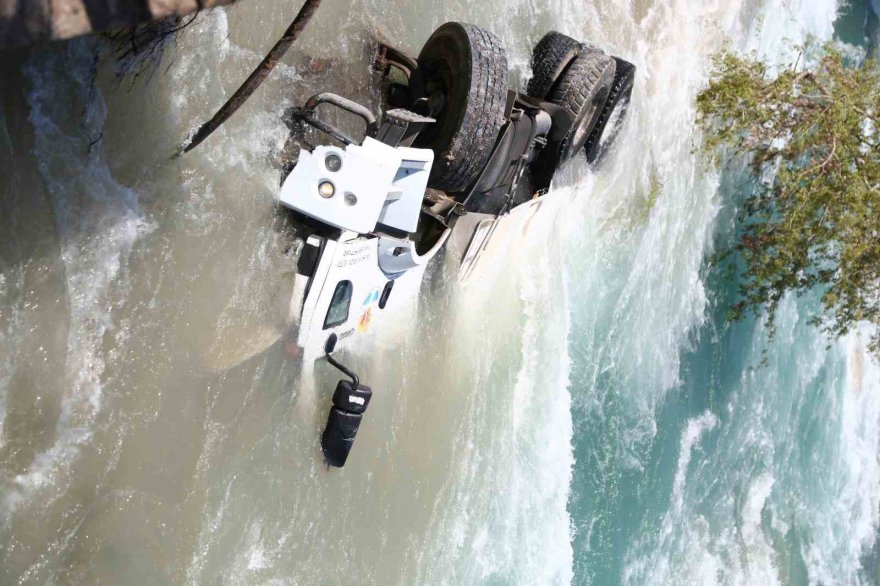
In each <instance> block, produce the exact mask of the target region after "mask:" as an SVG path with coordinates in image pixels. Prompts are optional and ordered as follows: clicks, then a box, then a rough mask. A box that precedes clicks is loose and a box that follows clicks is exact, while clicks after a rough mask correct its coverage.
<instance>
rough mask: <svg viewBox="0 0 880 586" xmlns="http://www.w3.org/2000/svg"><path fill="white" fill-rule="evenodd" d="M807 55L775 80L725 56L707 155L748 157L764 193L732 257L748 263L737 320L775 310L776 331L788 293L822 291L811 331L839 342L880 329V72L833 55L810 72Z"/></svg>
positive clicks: (749, 204)
mask: <svg viewBox="0 0 880 586" xmlns="http://www.w3.org/2000/svg"><path fill="white" fill-rule="evenodd" d="M802 55H803V50H801V56H802ZM801 56H799V58H798V61H797V62H796V63H794V64H792V65H791V66H789V67H787V68H782V69H778V70H775V71H773V70H771V68H770V67H769V66H768V65H767V64H765V63H762V62H761V61H760V60H758V59H757V58H756V57H755V56H754V55H750V56H742V55H738V54H735V53H732V52H724V53H722V54H720V55H718V56H717V57H716V58H715V60H714V67H713V72H712V76H711V79H710V82H709V86H708V87H707V88H706V89H705V90H704V91H703V92H701V93H700V95H699V96H698V98H697V111H698V114H699V122H700V125H701V126H702V128H703V130H704V140H705V146H706V147H707V148H708V150H709V152H710V153H714V154H717V153H721V152H726V153H728V154H732V155H734V156H737V155H744V156H748V157H749V161H750V164H751V172H752V174H753V175H754V178H755V179H756V180H757V182H758V184H759V187H758V188H757V189H756V190H755V191H754V192H752V193H750V194H749V195H747V196H746V198H745V201H744V203H743V205H742V207H741V208H740V210H739V213H740V217H739V220H740V232H739V234H738V236H737V238H736V240H735V242H734V244H733V245H732V247H731V248H730V249H729V250H727V251H726V255H727V256H728V257H731V258H733V257H738V258H740V259H741V260H742V264H741V265H740V270H739V272H740V283H741V284H740V293H741V297H740V300H739V301H738V302H737V303H736V304H735V305H734V306H733V308H732V310H731V318H733V319H738V318H740V317H742V316H743V315H745V314H746V313H748V312H754V311H766V312H767V315H768V316H769V318H770V322H771V331H772V324H773V316H774V315H775V312H776V310H777V308H778V305H779V302H780V301H781V299H782V297H783V295H785V293H787V292H790V291H794V292H797V293H798V294H801V293H804V292H807V291H810V290H813V289H814V288H817V287H818V288H819V290H820V291H821V292H822V304H823V310H824V311H823V312H822V313H821V314H820V315H817V316H815V317H814V320H813V321H814V323H816V324H818V325H821V326H822V327H824V328H825V329H826V330H827V331H828V332H829V333H831V334H832V335H835V336H840V335H843V334H846V333H847V332H848V331H849V330H850V329H851V328H852V327H853V326H854V325H855V324H856V323H857V322H859V321H862V320H865V321H869V322H873V323H874V324H877V325H878V326H880V132H878V131H877V129H878V128H880V124H878V117H880V70H878V68H877V67H876V65H875V64H874V63H868V64H867V65H865V66H863V67H860V68H853V67H849V66H848V65H847V63H846V62H845V60H844V57H843V55H842V54H841V53H840V52H839V51H837V50H836V49H835V48H834V47H832V46H826V47H824V48H823V49H822V50H821V51H820V52H819V54H818V55H817V57H816V59H815V60H811V61H815V66H814V67H810V68H809V69H805V68H802V67H799V65H800V62H801ZM733 253H735V254H733ZM872 349H873V351H874V352H875V353H876V354H878V355H880V337H875V339H874V340H872Z"/></svg>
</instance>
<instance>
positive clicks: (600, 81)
mask: <svg viewBox="0 0 880 586" xmlns="http://www.w3.org/2000/svg"><path fill="white" fill-rule="evenodd" d="M615 67H616V64H615V62H614V59H612V58H611V57H609V56H608V55H606V54H605V53H603V52H601V51H599V50H597V49H593V48H590V47H585V48H584V49H583V51H582V52H581V54H580V55H578V56H577V58H575V60H574V61H572V63H571V65H569V66H568V69H566V70H565V72H564V73H563V74H562V77H561V78H560V79H559V82H558V83H557V84H556V86H555V87H554V88H553V91H552V92H551V94H550V100H549V101H550V102H552V103H553V104H556V105H557V106H560V107H561V108H562V109H563V110H564V111H565V112H566V113H567V114H568V115H569V116H570V117H571V120H572V123H571V126H570V127H569V129H568V131H567V132H566V133H565V137H564V138H563V139H562V142H561V144H560V151H559V162H560V163H561V162H564V161H567V160H568V159H570V158H571V157H572V156H573V155H574V154H575V153H577V152H580V150H581V149H582V148H583V147H584V144H586V142H587V139H588V138H589V137H590V134H591V133H592V131H593V128H594V127H595V125H596V122H597V120H598V118H599V114H600V113H601V112H602V108H604V107H605V102H606V101H607V100H608V95H609V94H610V93H611V87H612V85H613V84H614V71H615Z"/></svg>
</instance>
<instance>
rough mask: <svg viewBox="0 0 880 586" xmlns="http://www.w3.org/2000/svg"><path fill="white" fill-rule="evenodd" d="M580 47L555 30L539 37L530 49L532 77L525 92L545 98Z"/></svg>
mask: <svg viewBox="0 0 880 586" xmlns="http://www.w3.org/2000/svg"><path fill="white" fill-rule="evenodd" d="M582 48H583V46H582V45H581V44H580V43H579V42H577V41H576V40H574V39H573V38H571V37H569V36H567V35H564V34H562V33H560V32H557V31H550V32H549V33H547V34H546V35H544V36H543V37H541V40H540V41H538V44H537V45H535V49H534V50H533V51H532V79H530V80H529V84H528V86H527V89H526V93H527V94H528V95H529V96H531V97H533V98H538V99H539V100H543V99H545V98H546V97H547V96H548V95H549V94H550V91H551V90H552V89H553V85H554V84H555V83H556V82H557V81H558V80H559V77H560V76H561V75H562V72H563V71H565V68H566V67H568V66H569V65H570V64H571V62H572V61H574V60H575V58H576V57H577V56H578V55H580V53H581V49H582Z"/></svg>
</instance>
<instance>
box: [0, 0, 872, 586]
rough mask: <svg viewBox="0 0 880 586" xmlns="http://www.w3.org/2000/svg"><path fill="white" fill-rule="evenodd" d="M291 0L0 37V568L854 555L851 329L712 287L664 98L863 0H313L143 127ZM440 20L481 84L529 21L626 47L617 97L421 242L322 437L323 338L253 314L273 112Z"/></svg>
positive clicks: (797, 567)
mask: <svg viewBox="0 0 880 586" xmlns="http://www.w3.org/2000/svg"><path fill="white" fill-rule="evenodd" d="M297 9H298V4H297V3H281V2H273V1H271V0H242V1H241V2H239V3H238V4H236V5H234V6H232V7H229V8H226V9H218V10H214V11H210V12H207V13H204V14H202V15H200V16H199V17H198V18H197V19H196V20H195V22H193V23H192V24H191V25H190V26H188V27H187V28H186V29H184V30H183V31H181V32H180V33H179V34H178V35H177V37H176V38H175V39H174V40H173V41H170V42H169V43H167V44H166V45H165V47H164V51H163V52H162V53H157V55H156V58H157V60H158V61H157V62H156V63H155V64H154V66H153V67H147V68H145V69H144V70H143V71H144V73H143V74H142V75H139V76H137V77H133V76H132V75H128V76H124V75H123V76H120V75H121V70H123V69H126V67H125V65H126V64H125V63H119V62H118V61H117V60H116V59H114V58H112V57H111V56H109V55H108V42H107V41H106V40H102V39H98V38H82V39H76V40H74V41H71V42H65V43H56V44H52V45H47V46H43V47H39V48H32V49H21V50H15V51H10V52H7V53H4V55H3V57H2V60H0V84H2V85H0V584H14V583H22V584H94V583H105V584H203V583H211V584H213V583H223V584H309V585H310V584H426V585H427V584H430V585H439V584H456V585H459V584H462V585H464V584H482V585H502V584H504V585H507V584H524V585H525V584H528V585H538V584H597V585H604V584H627V585H644V584H649V585H655V584H656V585H660V584H664V585H665V584H670V585H677V584H700V585H703V584H719V585H765V584H767V585H770V584H780V585H789V584H791V585H819V584H821V585H836V584H840V585H844V584H846V585H851V584H858V585H862V584H878V555H880V554H878V551H877V543H876V541H877V540H876V536H877V531H878V526H880V461H878V442H880V367H878V364H877V362H875V361H874V360H873V359H872V358H871V357H870V356H869V355H868V354H867V352H866V349H865V342H866V340H867V338H868V336H869V335H870V331H869V330H867V329H864V328H863V329H860V330H858V331H855V332H853V333H852V334H850V335H849V336H847V337H846V338H844V339H841V340H829V339H827V338H825V337H824V336H823V335H822V334H821V333H820V332H819V331H817V330H816V329H815V328H813V327H812V326H810V325H809V324H808V320H809V317H810V316H811V315H813V312H815V311H816V310H817V308H818V302H817V299H815V298H811V297H810V296H805V297H802V298H790V299H786V300H785V302H784V303H783V304H782V308H781V312H780V315H779V318H778V331H777V333H776V336H775V337H773V338H772V339H770V338H768V332H767V328H766V326H765V323H764V321H763V320H761V319H751V320H747V321H745V322H741V323H737V324H733V325H731V324H728V323H726V321H725V319H724V315H725V309H726V307H727V304H728V303H729V302H730V300H731V299H732V298H733V295H734V292H735V286H736V284H735V283H734V282H732V281H731V280H730V278H729V276H727V275H725V274H723V273H722V272H721V271H720V270H718V269H716V268H715V267H713V266H712V265H711V264H710V262H709V259H710V257H711V254H712V252H713V251H714V250H716V249H717V248H718V246H720V245H723V243H724V242H725V241H726V239H728V238H730V235H731V233H732V231H733V230H734V217H735V204H736V202H737V201H738V198H739V197H740V195H739V194H741V193H742V191H743V190H745V189H748V188H749V187H748V182H747V181H746V180H744V178H743V175H742V169H741V168H739V167H738V166H737V164H736V163H734V164H732V165H731V166H730V167H728V168H725V169H717V168H714V167H713V166H712V165H711V164H710V163H709V162H708V161H707V160H706V159H705V158H704V157H702V156H701V155H700V153H699V149H698V147H699V134H698V133H697V132H696V131H695V127H694V118H695V110H694V98H695V95H696V93H697V92H698V91H699V89H700V88H701V87H702V86H703V84H705V82H706V79H707V76H708V71H709V67H710V56H711V55H712V54H713V53H714V52H715V51H717V50H718V49H720V48H721V47H722V46H730V47H733V48H735V49H738V50H746V51H756V52H757V53H758V54H760V55H763V56H765V57H767V58H768V59H771V60H774V61H776V62H785V61H786V60H789V59H792V58H793V57H794V55H793V53H792V51H791V45H792V44H793V43H798V42H802V41H803V40H804V39H806V38H816V39H819V40H828V39H831V38H833V37H834V36H835V34H837V35H838V36H846V35H845V34H844V32H842V31H844V29H846V30H850V29H851V28H853V26H854V27H855V29H856V30H858V29H859V27H860V26H861V24H860V23H862V22H864V18H863V17H861V16H859V15H860V14H863V13H864V11H865V10H866V8H865V6H864V5H863V4H859V5H858V6H854V7H847V6H843V5H840V4H839V2H838V1H837V0H702V1H697V0H689V1H687V0H630V1H626V2H621V1H617V0H596V1H593V2H582V1H580V0H550V1H547V2H539V1H538V0H507V1H505V2H498V1H496V0H489V1H483V2H465V1H463V0H451V1H448V2H423V1H421V0H418V1H413V2H399V1H394V0H357V1H353V2H345V1H343V0H325V1H324V3H323V5H322V7H321V8H320V10H319V12H318V14H317V16H316V18H315V21H314V22H313V23H312V25H310V27H309V29H308V30H307V31H306V33H305V34H304V35H303V37H302V39H301V41H298V42H297V44H295V45H294V47H293V48H292V50H291V51H290V53H289V54H288V56H287V57H286V58H285V60H284V62H283V63H282V64H281V65H280V66H279V67H278V69H276V71H275V72H274V73H273V75H272V77H271V78H270V79H269V80H268V81H267V82H266V83H265V84H264V86H263V87H262V88H261V89H260V90H259V91H258V93H257V94H256V95H255V96H254V98H252V99H251V100H250V101H249V102H248V103H247V105H246V106H244V107H243V108H242V109H241V110H240V111H239V112H238V113H237V114H236V115H235V116H234V117H233V118H232V119H231V120H230V122H228V123H227V124H226V125H225V126H224V127H223V129H222V130H221V131H219V132H217V133H216V134H215V135H214V136H212V137H211V138H210V139H209V140H208V141H206V142H205V144H204V145H202V146H201V147H199V148H198V149H197V150H195V151H193V152H192V153H191V154H188V155H186V156H184V157H181V158H173V157H172V155H173V154H174V152H175V151H176V149H177V146H178V145H179V144H180V142H181V141H182V140H183V139H184V138H185V137H186V136H188V135H189V134H190V133H191V132H192V131H193V130H194V129H195V128H196V127H197V126H198V124H199V123H200V122H202V121H203V120H204V119H205V118H206V117H207V116H209V115H210V114H211V113H212V112H213V111H214V110H215V109H216V108H217V107H219V105H220V104H222V103H223V101H224V99H225V97H227V96H228V95H230V94H231V92H232V91H234V90H235V88H236V87H238V84H239V83H240V82H241V81H242V80H243V79H244V77H245V76H246V75H247V73H248V72H249V71H250V70H251V69H253V67H255V66H256V65H257V63H259V61H260V59H261V58H262V56H263V54H264V53H265V51H266V50H267V49H268V47H269V46H270V45H271V43H272V42H274V40H275V39H276V38H277V37H278V36H279V35H280V33H281V31H282V30H283V29H284V28H285V27H286V26H287V24H288V22H289V20H290V19H291V18H292V16H293V14H294V12H295V10H297ZM859 10H861V11H862V12H861V13H859ZM841 15H842V16H841ZM853 15H854V16H853ZM447 20H462V21H466V22H473V23H475V24H480V25H482V26H485V27H487V28H490V29H491V30H493V31H494V32H496V33H497V34H499V35H500V36H501V37H502V38H503V40H504V41H505V44H506V46H507V48H508V52H509V56H510V61H511V65H512V79H513V80H514V83H517V84H519V83H522V82H523V81H524V80H525V79H527V78H528V75H529V71H528V59H529V53H530V50H531V47H532V46H533V45H534V44H535V43H536V42H537V40H538V39H539V38H540V37H541V36H542V35H543V34H544V33H545V32H546V31H548V30H550V29H557V30H560V31H563V32H565V33H568V34H570V35H573V36H575V37H579V38H582V39H585V40H590V41H592V42H594V43H595V44H598V45H600V46H602V47H604V48H607V49H608V50H609V51H611V52H613V53H616V54H619V55H621V56H623V57H625V58H627V59H629V60H631V61H633V62H634V63H635V64H636V65H637V66H638V68H639V72H638V77H637V82H636V90H635V93H634V97H633V106H632V108H631V110H630V116H629V118H628V120H627V121H626V123H625V125H624V127H623V131H622V134H621V136H620V138H619V142H618V144H617V146H616V148H615V149H614V150H613V151H612V153H611V155H610V156H609V157H608V159H607V161H606V162H605V163H604V164H603V165H602V166H601V167H600V168H599V169H596V170H589V169H587V168H586V166H585V164H583V163H581V162H576V163H575V164H573V165H571V166H569V167H567V168H566V169H565V170H563V171H562V172H561V173H560V175H559V176H558V177H557V181H556V185H555V186H554V189H553V190H552V193H551V194H550V195H549V196H548V197H547V199H546V202H545V204H544V206H543V207H542V209H541V213H540V214H538V215H537V216H536V217H535V219H534V221H533V222H531V223H530V225H529V227H528V232H527V234H526V235H525V237H523V236H521V235H511V236H510V237H507V238H504V239H502V240H501V241H499V242H493V246H494V247H495V248H494V250H493V256H492V260H493V262H492V263H491V264H489V265H488V266H485V267H484V268H483V269H482V271H481V273H480V274H479V275H477V278H471V279H470V281H469V282H468V284H467V285H466V286H464V287H459V286H458V284H457V279H456V276H455V271H454V264H453V263H445V264H444V263H442V262H441V263H437V266H435V267H432V269H431V271H430V273H429V275H428V279H427V281H426V284H425V286H424V288H423V291H422V293H421V295H420V298H419V303H418V307H417V308H414V309H413V313H412V314H411V315H403V316H401V319H400V320H399V322H398V323H394V324H392V327H389V328H387V329H385V330H383V331H382V332H380V333H377V336H376V338H375V340H374V341H373V343H372V344H371V345H370V346H369V348H368V349H366V350H362V351H358V352H356V353H353V354H351V353H350V354H348V355H347V358H348V359H349V360H350V361H351V362H353V363H354V364H355V365H356V366H357V368H358V369H359V372H361V373H362V377H363V378H364V380H366V381H368V382H369V383H370V384H371V386H372V387H373V389H374V392H375V395H374V398H373V402H372V403H371V405H370V410H369V412H368V413H367V415H366V417H365V423H364V425H363V426H362V428H361V431H360V434H359V437H358V440H357V442H356V445H355V448H354V450H353V452H352V457H351V459H350V461H349V464H348V465H347V466H346V467H345V468H344V469H343V470H332V471H327V470H326V469H325V468H324V466H323V465H322V463H321V460H320V450H319V447H318V435H319V433H320V429H321V426H322V424H323V422H324V418H325V417H326V408H327V393H328V392H329V390H330V389H332V388H333V385H334V384H335V381H336V380H337V379H338V374H337V373H335V372H334V371H333V370H332V369H331V368H330V367H328V366H327V365H326V364H325V363H323V362H319V363H317V364H316V365H315V366H314V368H313V369H310V370H301V369H300V367H299V366H298V363H297V361H296V360H294V359H293V357H292V356H291V353H290V351H289V345H290V342H291V341H292V340H293V337H292V333H291V332H288V333H287V334H285V337H284V338H282V339H281V340H279V341H277V342H276V343H274V344H271V345H269V346H268V347H267V348H265V349H264V348H263V345H262V344H261V341H262V340H263V338H264V336H263V335H262V332H265V331H266V328H267V327H276V326H277V325H278V324H277V323H275V320H276V318H277V313H278V312H277V304H278V297H279V291H284V285H283V284H284V282H285V279H287V278H289V275H290V271H291V270H292V269H293V267H294V266H295V258H296V254H297V253H298V245H297V242H296V240H295V237H294V235H293V234H292V233H291V230H290V229H289V226H288V225H287V224H286V223H285V221H284V218H283V216H282V215H280V214H279V213H278V211H277V209H276V208H275V204H274V200H273V195H274V194H275V192H276V191H277V188H278V183H279V178H280V171H279V158H280V154H279V153H280V151H281V149H282V146H283V144H284V140H285V137H286V128H285V127H284V125H283V123H282V121H281V114H282V112H283V111H284V109H285V108H287V107H289V106H291V105H294V104H298V103H301V102H303V101H304V99H305V98H306V97H308V96H309V95H311V94H312V93H317V92H318V91H325V90H326V91H335V92H337V93H341V94H343V95H346V96H348V97H352V98H355V99H359V100H361V101H364V102H367V103H370V104H372V105H374V106H375V103H376V99H377V96H376V92H375V89H374V86H373V84H371V78H370V76H371V73H370V69H369V62H370V56H371V50H372V46H373V42H374V40H375V38H377V37H380V38H383V39H386V40H389V41H392V42H393V44H395V45H398V46H400V47H402V48H404V49H407V50H409V51H410V52H413V53H417V51H418V49H419V47H420V46H421V43H422V42H423V41H424V40H425V39H426V38H427V37H428V35H429V34H430V32H431V31H432V30H433V29H434V28H435V27H436V26H438V25H439V24H441V23H442V22H445V21H447ZM835 22H837V23H838V26H837V29H835ZM852 23H855V25H852ZM851 25H852V26H851ZM847 27H849V28H847ZM836 30H837V32H835V31H836ZM856 36H858V35H856ZM844 40H845V41H847V42H848V43H851V44H857V43H856V41H853V40H852V39H848V38H844ZM859 50H860V49H859V48H857V47H852V51H853V52H854V53H858V51H859ZM249 350H253V352H250V351H249Z"/></svg>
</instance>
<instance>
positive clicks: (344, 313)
mask: <svg viewBox="0 0 880 586" xmlns="http://www.w3.org/2000/svg"><path fill="white" fill-rule="evenodd" d="M353 291H354V287H352V285H351V281H339V283H337V284H336V290H335V291H333V299H331V300H330V308H329V309H327V317H326V318H325V319H324V329H325V330H326V329H328V328H335V327H336V326H338V325H339V324H344V323H345V322H346V321H347V320H348V308H349V306H351V294H352V292H353Z"/></svg>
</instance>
